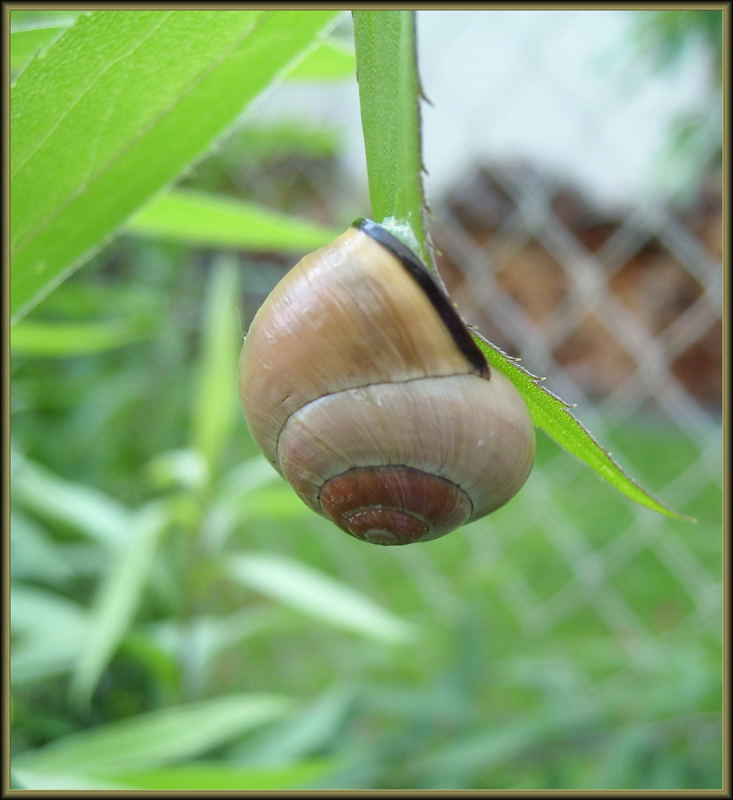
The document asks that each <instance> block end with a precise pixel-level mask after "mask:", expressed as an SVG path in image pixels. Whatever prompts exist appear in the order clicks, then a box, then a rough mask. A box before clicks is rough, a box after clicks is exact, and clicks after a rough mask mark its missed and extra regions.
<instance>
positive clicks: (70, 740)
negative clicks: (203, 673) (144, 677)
mask: <svg viewBox="0 0 733 800" xmlns="http://www.w3.org/2000/svg"><path fill="white" fill-rule="evenodd" d="M289 707H290V703H289V702H288V700H287V699H286V698H284V697H282V696H279V695H269V694H241V695H230V696H226V697H217V698H214V699H211V700H203V701H201V702H199V703H191V704H188V705H183V706H176V707H173V708H167V709H164V710H162V711H151V712H149V713H147V714H140V715H138V716H136V717H132V718H130V719H124V720H121V721H119V722H111V723H108V724H106V725H100V726H98V727H96V728H92V729H90V730H85V731H82V732H80V733H75V734H72V735H70V736H67V737H66V738H64V739H61V740H59V741H56V742H54V743H53V744H50V745H47V746H46V747H43V748H40V749H37V750H31V751H28V752H25V753H23V754H22V755H20V756H18V758H17V759H16V760H15V765H14V766H16V767H17V768H18V769H21V770H28V771H30V772H37V773H49V774H53V773H57V774H70V775H86V774H88V773H89V772H90V771H91V770H90V768H93V770H94V771H95V772H97V773H100V774H101V773H103V772H110V773H112V772H118V771H130V770H142V769H149V768H153V767H156V766H159V765H161V764H166V763H170V762H172V761H176V760H178V759H187V758H191V757H193V756H195V755H198V754H199V753H204V752H206V751H208V750H211V749H212V748H214V747H217V746H218V745H221V744H223V743H224V742H228V741H230V740H231V739H233V738H234V737H236V736H238V735H240V734H242V733H244V732H245V731H248V730H251V729H252V728H256V727H258V726H259V725H263V724H264V723H266V722H270V721H272V720H273V719H276V718H277V717H279V716H280V715H282V714H283V713H285V712H286V711H287V710H288V708H289Z"/></svg>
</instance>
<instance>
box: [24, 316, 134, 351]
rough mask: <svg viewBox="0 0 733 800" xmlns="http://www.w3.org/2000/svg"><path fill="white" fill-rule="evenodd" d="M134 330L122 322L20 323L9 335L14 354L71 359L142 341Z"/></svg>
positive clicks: (39, 321)
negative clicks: (68, 357)
mask: <svg viewBox="0 0 733 800" xmlns="http://www.w3.org/2000/svg"><path fill="white" fill-rule="evenodd" d="M144 336H145V334H144V333H143V332H142V331H141V330H139V329H138V328H137V327H135V326H133V325H131V324H129V323H124V322H46V321H42V320H38V321H36V320H29V319H24V320H23V321H22V322H20V323H19V324H18V325H16V326H15V327H14V328H13V329H12V331H11V334H10V347H11V350H12V352H13V353H14V354H18V355H24V356H73V355H85V354H89V353H101V352H104V351H106V350H113V349H115V348H117V347H123V346H124V345H127V344H130V343H132V342H136V341H139V340H140V339H142V338H144Z"/></svg>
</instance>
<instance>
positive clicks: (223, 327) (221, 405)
mask: <svg viewBox="0 0 733 800" xmlns="http://www.w3.org/2000/svg"><path fill="white" fill-rule="evenodd" d="M237 276H238V270H237V263H236V261H235V260H234V259H233V258H232V257H231V256H229V257H221V258H220V259H219V260H218V262H217V264H216V266H215V268H214V272H213V274H212V277H211V280H210V281H209V289H208V297H207V300H206V309H205V314H204V324H203V343H202V352H201V360H200V372H199V378H198V390H197V397H196V402H195V405H194V408H193V435H192V439H193V446H194V449H195V450H196V451H197V452H199V453H200V454H201V455H202V456H203V459H204V462H205V464H206V467H207V475H209V476H210V475H211V474H212V473H213V471H214V469H215V468H216V466H217V463H218V461H219V456H220V454H221V450H222V447H223V446H224V443H225V442H226V440H227V438H228V436H229V431H230V430H231V427H232V424H233V422H234V413H235V410H236V404H235V398H236V374H237V356H238V355H239V350H240V347H241V344H242V338H241V332H240V328H239V326H238V321H237V316H236V291H237Z"/></svg>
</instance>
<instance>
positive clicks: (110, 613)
mask: <svg viewBox="0 0 733 800" xmlns="http://www.w3.org/2000/svg"><path fill="white" fill-rule="evenodd" d="M167 520H168V517H167V514H166V512H165V509H164V507H163V506H161V505H150V506H148V507H147V508H144V509H143V510H141V511H140V512H138V514H137V515H136V516H135V517H134V518H133V520H132V524H131V526H130V530H129V531H128V536H127V541H126V543H125V546H124V547H123V548H122V550H121V552H120V553H119V555H118V556H117V557H116V558H114V559H112V560H111V561H110V563H109V565H108V571H107V573H106V574H105V575H104V577H103V578H102V583H101V586H100V589H99V592H98V594H97V598H96V600H95V602H94V606H93V608H92V611H91V620H90V628H89V632H88V636H87V639H86V641H85V643H84V646H83V648H82V649H81V650H80V652H79V655H78V658H77V663H76V668H75V670H74V674H73V675H72V680H71V694H72V697H73V698H74V699H75V700H76V701H77V702H87V701H88V700H89V698H90V697H91V694H92V691H93V690H94V687H95V686H96V684H97V681H98V680H99V677H100V676H101V674H102V672H103V671H104V669H105V667H106V666H107V664H108V663H109V660H110V658H111V657H112V655H113V654H114V651H115V649H116V648H117V646H118V645H119V643H120V641H121V640H122V637H123V636H124V634H125V631H126V630H127V627H128V626H129V624H130V622H131V621H132V618H133V615H134V613H135V610H136V609H137V606H138V603H139V601H140V597H141V595H142V592H143V588H144V586H145V581H146V579H147V576H148V573H149V571H150V567H151V565H152V562H153V559H154V557H155V553H156V551H157V548H158V542H159V541H160V535H161V533H162V532H163V529H164V527H165V525H166V522H167Z"/></svg>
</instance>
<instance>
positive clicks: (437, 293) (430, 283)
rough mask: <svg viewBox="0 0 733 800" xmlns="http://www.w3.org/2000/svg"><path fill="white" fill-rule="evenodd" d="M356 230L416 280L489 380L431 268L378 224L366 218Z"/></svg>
mask: <svg viewBox="0 0 733 800" xmlns="http://www.w3.org/2000/svg"><path fill="white" fill-rule="evenodd" d="M351 227H352V228H357V229H358V230H360V231H362V232H363V233H365V234H366V235H367V236H369V237H370V238H372V239H374V241H375V242H378V243H379V244H381V245H382V247H384V248H386V249H387V250H389V251H390V252H391V253H392V255H394V256H395V257H396V258H397V260H398V261H399V262H400V264H402V266H403V267H404V268H405V269H406V270H407V272H409V273H410V275H411V276H412V277H413V278H414V280H415V282H416V283H417V284H418V286H419V287H420V288H421V289H422V290H423V292H425V294H426V295H427V297H428V300H430V302H431V304H432V306H433V308H434V309H435V310H436V311H437V313H438V315H439V316H440V318H441V320H442V321H443V324H444V325H445V327H446V328H447V329H448V331H449V333H450V335H451V336H452V337H453V341H454V342H455V343H456V345H457V346H458V349H459V350H460V351H461V352H462V353H463V355H464V356H465V357H466V358H467V359H468V361H469V363H470V364H471V365H472V366H473V367H474V369H475V370H476V371H477V372H478V374H479V375H481V376H483V377H485V378H489V377H490V376H491V372H490V370H489V364H488V361H487V360H486V357H485V356H484V354H483V353H482V352H481V350H480V349H479V347H478V345H477V344H476V343H475V342H474V341H473V338H472V337H471V334H470V333H469V330H468V328H467V327H466V323H465V322H464V321H463V320H462V319H461V316H460V314H459V313H458V312H457V311H456V309H455V307H454V306H453V304H452V303H451V301H450V298H449V297H448V296H447V295H446V294H445V292H444V291H443V290H442V289H441V288H440V286H438V284H437V282H436V281H435V279H434V278H433V276H432V275H431V274H430V272H429V271H428V269H427V267H426V266H425V265H424V264H423V263H422V261H420V259H419V258H418V257H417V256H416V255H415V253H413V252H412V250H410V248H409V247H408V246H407V245H406V244H404V243H403V242H401V241H400V240H399V239H398V238H397V237H396V236H393V235H392V234H391V233H389V231H387V230H385V229H384V228H383V227H382V226H381V225H379V224H378V223H376V222H374V220H371V219H367V218H366V217H359V219H356V220H354V221H353V222H352V223H351Z"/></svg>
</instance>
